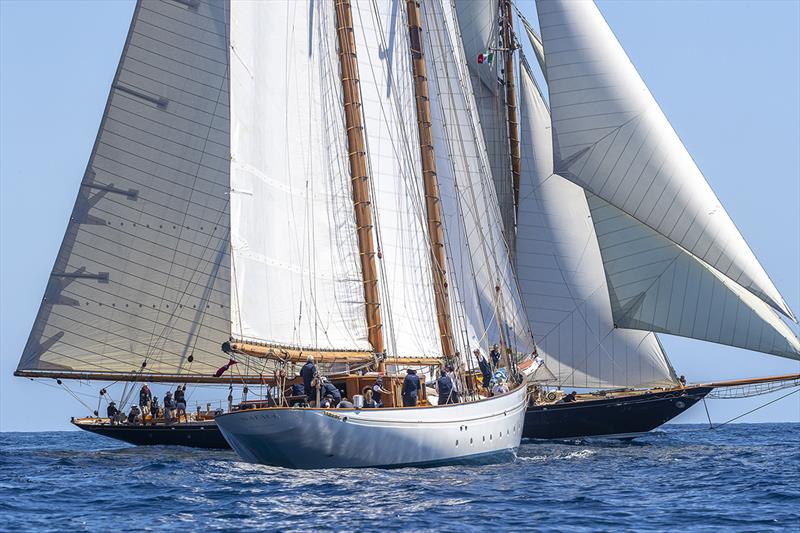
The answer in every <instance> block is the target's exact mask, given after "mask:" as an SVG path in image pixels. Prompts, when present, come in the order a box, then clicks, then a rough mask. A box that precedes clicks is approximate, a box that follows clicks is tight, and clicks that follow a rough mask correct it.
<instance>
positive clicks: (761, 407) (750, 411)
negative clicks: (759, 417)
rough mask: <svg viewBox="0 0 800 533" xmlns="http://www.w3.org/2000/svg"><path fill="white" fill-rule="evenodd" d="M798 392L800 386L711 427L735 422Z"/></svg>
mask: <svg viewBox="0 0 800 533" xmlns="http://www.w3.org/2000/svg"><path fill="white" fill-rule="evenodd" d="M798 392H800V388H797V389H795V390H793V391H791V392H788V393H786V394H784V395H783V396H781V397H779V398H775V399H774V400H770V401H768V402H767V403H765V404H763V405H759V406H758V407H756V408H755V409H750V410H749V411H747V412H746V413H742V414H740V415H739V416H735V417H733V418H731V419H730V420H726V421H725V422H723V423H721V424H717V425H716V426H714V427H711V428H709V429H718V428H720V427H722V426H724V425H725V424H730V423H731V422H733V421H734V420H739V419H740V418H742V417H743V416H747V415H749V414H750V413H754V412H756V411H758V410H759V409H763V408H764V407H767V406H768V405H772V404H773V403H775V402H777V401H780V400H783V399H784V398H787V397H789V396H791V395H792V394H797V393H798ZM705 401H706V399H705V398H703V403H704V404H705ZM706 413H708V408H706ZM710 422H711V419H710V418H709V423H710Z"/></svg>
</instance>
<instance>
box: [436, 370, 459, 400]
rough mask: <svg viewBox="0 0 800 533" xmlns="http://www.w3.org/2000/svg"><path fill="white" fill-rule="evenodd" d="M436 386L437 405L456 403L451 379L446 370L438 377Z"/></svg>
mask: <svg viewBox="0 0 800 533" xmlns="http://www.w3.org/2000/svg"><path fill="white" fill-rule="evenodd" d="M436 388H438V389H439V405H446V404H448V403H456V402H455V401H454V400H455V398H454V397H453V396H454V392H453V380H452V379H450V376H449V375H447V373H446V372H442V375H441V376H439V379H438V380H437V381H436Z"/></svg>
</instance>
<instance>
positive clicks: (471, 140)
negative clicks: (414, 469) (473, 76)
mask: <svg viewBox="0 0 800 533" xmlns="http://www.w3.org/2000/svg"><path fill="white" fill-rule="evenodd" d="M422 8H423V10H422V11H423V31H424V34H425V37H426V40H425V57H426V59H427V65H428V79H429V82H430V98H431V113H432V122H433V124H432V127H433V130H434V133H433V136H434V147H435V151H436V165H437V172H438V179H439V186H440V188H441V197H442V210H443V213H444V218H445V230H446V242H447V254H448V266H449V269H450V270H449V274H448V280H449V282H450V284H451V286H452V285H455V287H456V291H457V293H458V295H459V297H460V298H461V299H462V308H463V309H464V313H465V316H464V317H463V320H464V322H467V323H468V326H467V327H465V328H464V331H463V332H456V334H457V336H458V335H459V334H464V333H466V335H467V337H468V339H467V341H466V342H467V343H468V344H469V346H468V347H466V346H462V349H465V348H475V347H478V346H481V347H483V348H484V349H485V348H486V347H487V345H489V344H491V343H494V342H498V340H499V339H500V335H501V334H502V335H504V336H505V337H506V338H507V339H508V340H509V342H510V344H511V345H512V346H513V347H514V348H516V349H518V350H519V351H520V352H530V351H532V350H533V339H532V337H531V334H530V331H529V326H528V321H527V318H526V317H525V311H524V308H523V307H522V304H521V302H520V299H519V289H518V287H517V282H516V277H515V275H514V272H513V270H512V265H511V260H510V257H509V252H508V247H507V246H506V243H505V240H504V236H503V223H502V218H501V214H500V209H499V204H498V201H497V195H496V193H495V189H494V185H493V184H492V178H491V170H490V164H489V161H488V158H487V155H486V147H485V145H484V143H483V136H482V134H481V132H480V124H479V121H478V117H477V111H476V104H475V100H474V98H473V93H472V87H471V85H470V78H469V74H468V72H467V67H466V64H467V63H466V59H465V57H464V52H463V49H462V47H461V41H460V38H459V35H458V25H457V23H456V18H455V14H454V13H453V10H452V6H451V5H450V2H447V1H445V2H441V3H440V1H439V0H436V1H432V2H424V3H423V5H422ZM497 288H499V291H498V290H497ZM453 314H454V316H456V317H457V316H458V315H460V314H461V313H460V312H458V311H456V312H455V313H453Z"/></svg>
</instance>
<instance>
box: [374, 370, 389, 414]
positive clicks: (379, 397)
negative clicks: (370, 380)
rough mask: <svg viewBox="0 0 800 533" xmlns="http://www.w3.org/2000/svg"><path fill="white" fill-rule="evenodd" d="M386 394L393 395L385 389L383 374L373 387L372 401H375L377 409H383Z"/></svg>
mask: <svg viewBox="0 0 800 533" xmlns="http://www.w3.org/2000/svg"><path fill="white" fill-rule="evenodd" d="M384 394H391V392H390V391H388V390H386V389H384V388H383V374H381V375H379V376H378V379H376V380H375V384H374V385H373V386H372V399H373V400H375V407H383V395H384Z"/></svg>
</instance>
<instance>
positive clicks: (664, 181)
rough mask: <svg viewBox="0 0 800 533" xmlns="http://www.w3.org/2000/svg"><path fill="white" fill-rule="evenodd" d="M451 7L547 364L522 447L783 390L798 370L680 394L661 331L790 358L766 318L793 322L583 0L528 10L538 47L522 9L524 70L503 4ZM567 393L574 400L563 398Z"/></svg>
mask: <svg viewBox="0 0 800 533" xmlns="http://www.w3.org/2000/svg"><path fill="white" fill-rule="evenodd" d="M455 5H456V9H457V13H458V19H459V23H460V25H461V37H462V41H463V45H464V47H465V50H466V51H467V56H468V57H472V58H474V59H473V61H471V62H470V65H469V67H470V68H469V71H470V79H471V83H472V87H473V90H474V92H475V99H476V102H477V111H478V113H479V115H480V120H481V125H482V129H483V133H484V137H485V139H486V146H487V149H488V151H489V156H490V160H491V161H492V171H493V177H494V180H495V187H496V190H497V196H498V199H499V200H500V203H501V206H502V211H503V213H504V214H506V217H505V219H504V223H505V231H506V235H507V239H508V241H509V243H511V244H512V247H511V248H512V251H513V257H514V264H515V270H516V276H517V278H518V280H519V284H520V289H521V291H522V300H523V303H524V305H525V307H526V311H527V316H528V319H529V323H530V326H531V329H532V331H533V333H534V338H535V340H536V346H537V349H538V354H539V356H540V357H541V358H542V359H543V360H544V362H545V364H544V365H543V366H542V367H540V368H539V369H538V370H537V371H536V374H534V380H536V381H537V382H538V384H539V387H538V390H537V393H536V394H535V395H533V400H532V404H531V405H530V407H529V409H528V413H527V416H526V422H525V430H524V435H525V436H526V437H529V438H572V437H587V436H621V437H629V436H635V435H637V434H641V433H643V432H646V431H649V430H651V429H653V428H655V427H658V426H659V425H661V424H663V423H664V422H666V421H668V420H670V419H672V418H673V417H675V416H677V415H678V414H680V413H682V412H684V411H685V410H686V409H688V408H690V407H691V406H692V405H694V404H695V403H697V402H698V401H700V400H701V399H702V398H704V397H705V396H706V395H707V394H709V393H710V392H711V391H712V390H713V388H715V387H726V386H747V384H748V383H753V382H755V383H758V384H760V386H764V381H767V382H774V386H775V387H782V386H785V385H791V384H794V385H797V384H798V383H799V382H798V376H797V375H794V376H779V377H776V378H771V379H767V380H761V379H755V380H750V381H748V380H744V381H737V382H732V383H716V384H701V385H694V386H693V385H689V386H685V384H684V383H682V382H681V380H679V377H678V375H677V374H676V372H675V370H674V369H673V367H672V365H671V363H670V361H669V359H668V357H667V354H666V353H665V352H664V349H663V347H662V345H661V343H660V342H659V340H658V338H657V335H656V334H657V333H666V334H672V335H680V336H685V337H691V338H695V339H699V340H705V341H710V342H715V343H720V344H727V345H731V346H737V347H740V348H745V349H748V350H753V351H757V352H763V353H767V354H771V355H776V356H780V357H787V358H790V359H800V342H798V339H797V337H796V336H795V334H794V333H793V332H792V330H791V329H790V328H789V327H788V326H787V325H786V323H785V322H784V321H783V320H782V318H781V316H780V315H783V317H784V318H788V319H789V320H793V321H795V320H796V319H795V317H794V315H793V314H792V311H791V310H790V309H789V307H788V306H787V305H786V303H785V302H784V300H783V299H782V297H781V295H780V294H779V293H778V291H777V289H776V288H775V286H774V285H773V284H772V282H771V281H770V279H769V277H768V276H767V274H766V273H765V272H764V270H763V268H762V267H761V265H760V264H759V263H758V261H757V260H756V258H755V257H754V255H753V253H752V252H751V251H750V248H749V247H748V246H747V244H746V243H745V241H744V239H743V238H742V236H741V235H740V234H739V232H738V230H737V229H736V227H735V226H734V224H733V222H732V221H731V219H730V218H729V216H728V215H727V213H726V212H725V210H724V208H723V207H722V206H721V204H720V202H719V200H718V198H717V197H716V195H715V194H714V192H713V191H712V190H711V188H710V186H709V185H708V183H707V182H706V180H705V178H704V177H703V175H702V174H701V172H700V171H699V169H698V168H697V166H696V165H695V163H694V161H693V160H692V159H691V156H690V155H689V154H688V153H687V151H686V149H685V147H684V146H683V144H682V143H681V141H680V140H679V139H678V136H677V134H676V133H675V131H674V130H673V129H672V127H671V126H670V124H669V122H668V121H667V119H666V117H665V116H664V114H663V113H662V111H661V109H660V108H659V106H658V104H657V103H656V102H655V100H654V99H653V97H652V95H651V94H650V92H649V91H648V89H647V87H646V86H645V84H644V82H643V81H642V80H641V78H640V77H639V75H638V73H637V72H636V69H635V68H634V67H633V65H632V64H631V62H630V60H629V59H628V57H627V55H626V54H625V51H624V50H623V49H622V47H621V46H620V44H619V43H618V42H617V40H616V38H615V37H614V34H613V33H612V31H611V29H610V28H609V27H608V25H607V24H606V22H605V20H604V19H603V17H602V15H601V14H600V12H599V10H598V9H597V7H596V6H595V5H594V2H592V1H591V0H537V2H536V10H537V14H538V18H539V27H540V31H541V36H540V35H538V34H537V33H536V32H535V30H534V29H533V28H532V27H531V25H530V24H529V23H528V22H527V20H525V19H524V17H522V16H521V15H520V22H521V23H522V25H521V27H522V28H524V33H525V34H527V37H528V40H529V42H530V45H531V46H530V48H531V49H532V50H533V53H534V56H535V58H536V61H535V63H534V64H533V65H532V64H529V63H528V61H527V60H526V58H525V56H524V54H523V53H522V50H521V46H520V43H519V42H518V41H517V40H516V37H515V36H514V34H513V29H512V28H511V27H510V25H511V21H512V17H511V10H512V4H511V2H509V1H507V0H494V1H486V2H470V1H457V2H456V4H455ZM512 57H513V58H516V61H513V60H512ZM534 67H537V68H538V69H539V71H540V74H541V78H542V79H544V80H545V81H546V84H547V93H548V96H549V98H545V96H544V94H543V92H542V91H541V90H540V87H539V85H538V84H537V82H536V78H535V75H534ZM517 106H518V107H519V109H517ZM517 122H518V123H519V131H517ZM517 139H519V147H518V148H517V147H515V143H516V142H517ZM574 389H578V390H580V391H581V392H584V393H585V394H580V395H578V396H577V398H576V400H577V401H575V402H569V403H563V402H562V401H561V398H562V397H563V396H564V392H566V391H571V390H574ZM763 390H764V391H766V390H773V389H772V388H770V387H769V386H765V388H764V389H763Z"/></svg>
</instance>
